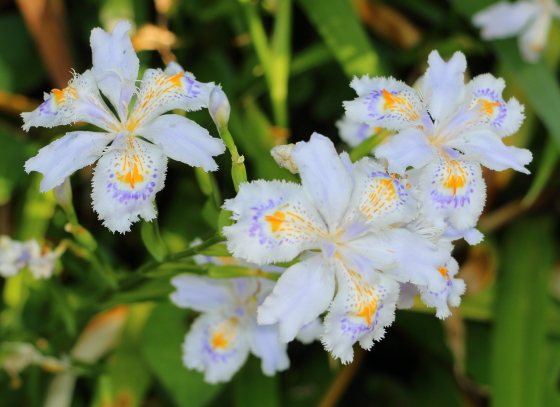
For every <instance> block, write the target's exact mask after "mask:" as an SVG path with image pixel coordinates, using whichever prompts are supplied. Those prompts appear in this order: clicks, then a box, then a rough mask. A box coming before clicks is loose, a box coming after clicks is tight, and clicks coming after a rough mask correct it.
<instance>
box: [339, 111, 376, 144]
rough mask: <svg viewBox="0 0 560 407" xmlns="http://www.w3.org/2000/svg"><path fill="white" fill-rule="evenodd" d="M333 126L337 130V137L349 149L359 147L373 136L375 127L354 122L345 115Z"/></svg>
mask: <svg viewBox="0 0 560 407" xmlns="http://www.w3.org/2000/svg"><path fill="white" fill-rule="evenodd" d="M335 124H336V127H337V128H338V135H339V136H340V138H341V139H342V141H344V142H345V143H346V144H348V145H349V146H350V147H357V146H359V145H360V144H361V143H362V142H363V141H364V140H366V139H368V138H370V137H372V136H373V135H374V134H375V131H374V129H375V127H371V126H370V125H369V124H366V123H360V122H355V121H354V120H352V119H350V118H349V117H348V116H346V115H344V116H342V119H340V120H339V121H337V122H336V123H335Z"/></svg>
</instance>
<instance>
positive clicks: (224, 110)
mask: <svg viewBox="0 0 560 407" xmlns="http://www.w3.org/2000/svg"><path fill="white" fill-rule="evenodd" d="M208 110H209V111H210V116H212V120H214V123H216V126H217V127H218V130H220V132H221V131H222V129H223V128H225V127H226V126H227V124H228V121H229V113H230V111H231V107H230V105H229V100H228V98H227V96H226V94H225V93H224V91H223V90H222V89H221V88H219V87H215V88H214V89H213V90H212V92H211V93H210V102H209V105H208Z"/></svg>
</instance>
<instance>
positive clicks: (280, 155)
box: [270, 143, 299, 174]
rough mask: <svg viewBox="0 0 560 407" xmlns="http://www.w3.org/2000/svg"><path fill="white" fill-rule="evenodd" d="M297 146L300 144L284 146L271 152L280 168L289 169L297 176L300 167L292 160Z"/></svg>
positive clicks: (274, 148) (277, 147)
mask: <svg viewBox="0 0 560 407" xmlns="http://www.w3.org/2000/svg"><path fill="white" fill-rule="evenodd" d="M297 144H298V143H296V144H284V145H281V146H276V147H273V148H272V150H270V154H271V155H272V158H274V161H276V162H277V163H278V165H279V166H280V167H282V168H285V169H287V170H288V171H290V172H291V173H292V174H297V173H298V172H299V169H298V166H297V164H296V162H295V161H294V159H293V158H292V150H293V149H294V147H295V146H296V145H297Z"/></svg>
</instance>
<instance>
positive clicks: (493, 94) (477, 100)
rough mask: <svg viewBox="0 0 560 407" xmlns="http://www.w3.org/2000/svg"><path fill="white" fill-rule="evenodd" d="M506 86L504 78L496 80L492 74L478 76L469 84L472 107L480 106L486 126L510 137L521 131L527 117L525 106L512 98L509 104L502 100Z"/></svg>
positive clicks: (503, 135) (502, 135)
mask: <svg viewBox="0 0 560 407" xmlns="http://www.w3.org/2000/svg"><path fill="white" fill-rule="evenodd" d="M505 87H506V84H505V82H504V80H503V79H502V78H494V77H493V76H492V75H491V74H489V73H488V74H483V75H478V76H477V77H476V78H474V79H473V80H472V81H470V82H469V84H468V88H469V93H470V94H471V104H470V107H471V108H473V107H475V106H477V105H478V106H480V111H481V112H482V113H483V115H484V116H483V118H484V124H486V123H487V122H488V123H489V124H490V125H491V126H492V127H493V128H494V129H495V130H496V132H497V133H498V134H499V135H500V136H501V137H505V136H509V135H512V134H513V133H515V132H516V131H517V130H519V127H520V126H521V123H523V119H524V118H525V115H524V114H523V110H524V108H523V105H521V104H520V103H519V102H518V101H517V99H515V98H511V99H510V100H509V101H508V102H507V103H506V102H505V101H504V99H503V98H502V91H503V90H504V88H505Z"/></svg>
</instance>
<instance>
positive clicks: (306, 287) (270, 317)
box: [257, 255, 335, 342]
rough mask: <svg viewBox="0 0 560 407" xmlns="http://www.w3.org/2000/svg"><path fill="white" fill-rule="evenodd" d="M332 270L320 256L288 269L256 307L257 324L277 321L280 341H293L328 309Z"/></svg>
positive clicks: (333, 284) (332, 281) (332, 278)
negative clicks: (306, 326) (300, 331)
mask: <svg viewBox="0 0 560 407" xmlns="http://www.w3.org/2000/svg"><path fill="white" fill-rule="evenodd" d="M334 288H335V283H334V273H333V270H332V269H331V268H330V266H328V265H327V264H324V261H323V258H322V256H321V255H315V256H312V257H310V258H308V259H306V260H304V261H302V262H300V263H297V264H295V265H293V266H291V267H290V268H289V269H287V270H286V271H285V272H284V273H283V274H282V276H281V277H280V279H279V280H278V282H277V283H276V286H275V287H274V291H273V292H272V294H270V295H269V296H268V297H267V299H266V300H265V301H264V303H263V304H262V305H261V306H260V307H259V308H258V316H257V321H258V323H259V324H265V325H267V324H275V323H278V337H279V339H280V342H290V341H292V340H293V339H294V338H295V337H296V335H297V334H298V332H299V330H300V329H301V328H302V327H303V326H304V325H306V324H308V323H310V322H311V321H313V320H314V319H315V318H317V316H318V315H319V314H321V313H322V312H323V311H325V310H326V309H327V307H328V306H329V303H330V302H331V300H332V298H333V294H334Z"/></svg>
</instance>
